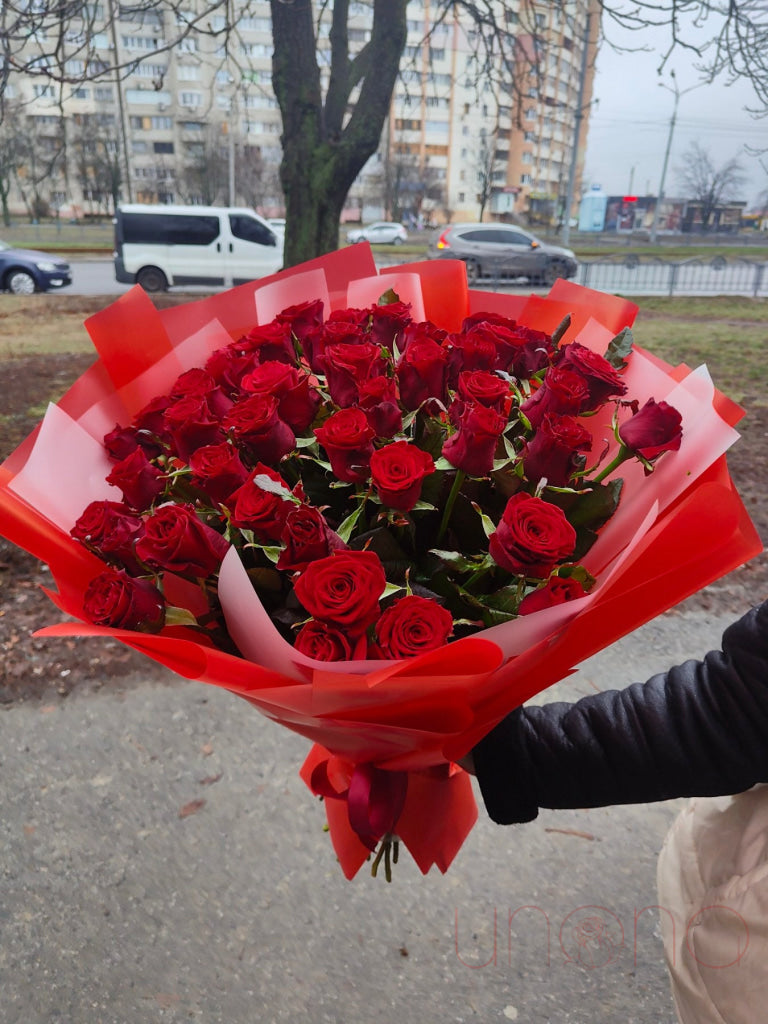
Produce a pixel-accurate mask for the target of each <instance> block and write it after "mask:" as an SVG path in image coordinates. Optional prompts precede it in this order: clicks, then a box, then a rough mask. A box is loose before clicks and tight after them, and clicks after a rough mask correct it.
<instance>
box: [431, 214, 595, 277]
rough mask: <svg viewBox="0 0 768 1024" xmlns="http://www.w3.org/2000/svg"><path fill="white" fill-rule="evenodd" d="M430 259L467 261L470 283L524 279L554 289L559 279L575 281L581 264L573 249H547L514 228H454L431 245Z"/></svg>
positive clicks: (443, 230) (446, 230)
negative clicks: (493, 279) (499, 279)
mask: <svg viewBox="0 0 768 1024" xmlns="http://www.w3.org/2000/svg"><path fill="white" fill-rule="evenodd" d="M429 257H430V258H431V259H440V258H443V259H453V260H464V262H465V263H466V265H467V279H468V280H469V282H470V284H476V283H477V282H478V281H479V280H480V278H481V277H525V278H527V279H528V280H529V281H530V282H532V283H535V284H544V285H551V284H554V282H555V281H556V280H557V278H558V277H564V278H569V277H574V276H575V274H576V271H577V269H578V266H579V264H578V262H577V260H576V257H575V256H574V254H573V252H572V251H571V250H570V249H562V248H561V247H560V246H559V245H548V244H547V243H546V242H541V241H540V240H539V239H538V238H536V236H535V235H532V234H530V233H529V232H528V231H524V230H523V229H522V228H519V227H517V226H516V225H514V224H451V225H449V226H448V227H447V228H443V229H442V230H441V231H437V232H436V233H435V234H434V235H433V237H432V239H431V240H430V243H429Z"/></svg>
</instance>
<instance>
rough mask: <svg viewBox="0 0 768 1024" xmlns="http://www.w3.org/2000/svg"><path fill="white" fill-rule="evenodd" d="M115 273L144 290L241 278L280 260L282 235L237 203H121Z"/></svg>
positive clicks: (271, 268) (274, 267)
mask: <svg viewBox="0 0 768 1024" xmlns="http://www.w3.org/2000/svg"><path fill="white" fill-rule="evenodd" d="M114 225H115V251H114V254H113V260H114V265H115V279H116V280H117V281H120V282H121V283H122V284H140V285H141V286H142V288H143V289H144V290H145V291H147V292H161V291H166V290H167V289H168V288H172V287H174V286H175V285H187V284H202V285H209V286H210V285H214V286H218V285H225V286H227V287H231V286H232V285H237V284H244V283H245V282H246V281H253V280H255V279H256V278H259V277H267V276H268V275H270V274H274V273H276V271H278V270H279V269H280V268H281V267H282V265H283V236H282V234H279V233H278V232H277V231H275V230H274V229H273V228H271V227H270V226H269V224H267V222H266V221H265V220H264V219H263V218H262V217H260V216H259V215H258V214H257V213H255V212H254V211H253V210H251V209H247V208H245V207H242V208H241V207H235V206H145V205H143V204H141V203H138V204H134V205H126V206H119V207H118V208H117V210H116V211H115V218H114Z"/></svg>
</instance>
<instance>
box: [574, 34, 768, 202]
mask: <svg viewBox="0 0 768 1024" xmlns="http://www.w3.org/2000/svg"><path fill="white" fill-rule="evenodd" d="M652 38H653V37H652V36H651V35H648V34H645V35H644V40H645V41H646V42H650V41H651V40H652ZM638 41H639V40H638V37H637V36H635V42H634V45H637V42H638ZM658 64H659V55H658V53H653V52H651V53H633V54H627V53H621V54H617V53H616V52H615V51H613V50H612V49H611V48H610V47H608V46H605V45H604V46H603V47H602V48H601V50H600V53H599V55H598V59H597V69H596V75H595V84H594V92H593V99H594V100H598V101H599V102H598V103H597V104H596V105H594V106H593V109H592V111H591V115H590V128H589V138H588V142H587V155H586V165H585V180H584V184H585V186H587V187H589V186H590V185H592V184H599V185H601V186H602V188H603V191H605V192H607V193H608V194H609V195H622V194H627V193H629V192H630V191H631V192H632V193H633V194H635V195H645V194H646V193H650V194H653V195H655V194H656V193H657V192H658V189H659V183H660V180H661V171H662V166H663V163H664V151H665V148H666V145H667V138H668V136H669V124H670V120H671V117H672V111H673V107H674V102H675V98H674V93H673V92H671V91H670V90H669V89H665V88H661V87H660V86H659V85H658V84H657V83H658V82H659V81H662V82H664V83H665V84H666V85H671V82H672V80H671V79H670V77H669V75H668V74H664V75H663V76H662V77H661V78H659V76H658V74H657V67H658ZM669 68H674V71H675V76H676V79H677V83H678V87H679V88H680V90H681V92H682V90H684V89H687V88H688V87H689V86H693V85H696V83H697V82H698V81H699V77H698V74H697V72H696V71H695V69H694V68H693V59H692V58H691V57H688V56H686V55H684V54H680V55H675V57H674V58H673V59H672V60H671V61H670V63H669ZM755 102H756V101H755V99H754V94H753V93H752V91H751V90H750V88H749V87H748V86H747V85H746V83H744V82H741V83H737V84H736V85H732V86H726V85H725V84H721V83H715V84H713V85H705V86H702V87H700V88H696V89H694V90H693V91H691V92H689V93H687V94H686V95H683V96H681V97H680V102H679V105H678V113H677V121H676V124H675V130H674V134H673V139H672V149H671V152H670V157H669V166H668V169H667V178H666V183H665V186H664V192H665V194H666V195H667V196H674V195H675V194H676V193H678V191H679V189H678V188H677V184H679V179H678V175H677V174H676V169H677V168H678V167H679V166H680V165H681V164H682V162H683V154H684V153H685V150H686V148H687V147H688V146H689V145H690V143H691V142H693V141H698V142H699V143H700V144H701V145H702V146H703V147H704V148H705V149H706V150H708V151H709V153H710V156H711V157H712V159H713V161H714V163H715V164H716V166H719V165H721V164H722V163H724V162H725V161H726V160H728V159H729V158H730V157H737V158H738V159H739V160H740V161H741V163H742V164H743V166H744V170H745V173H746V174H747V176H748V180H747V183H746V184H745V187H744V194H743V196H742V198H744V199H746V200H747V201H748V202H749V203H750V204H752V203H754V202H755V201H756V200H757V198H758V196H759V195H760V193H761V192H763V191H764V190H765V189H767V188H768V174H766V173H765V172H764V171H763V170H762V168H761V167H760V164H759V162H758V160H757V159H756V158H755V157H751V156H749V155H748V154H746V153H745V152H744V144H745V143H746V144H748V145H751V146H753V147H758V146H761V145H762V146H763V147H764V148H765V149H767V150H768V117H766V118H764V119H762V120H755V119H754V118H752V117H750V116H749V114H747V113H745V112H744V109H743V108H744V107H745V106H747V105H750V104H752V105H755ZM763 159H764V162H765V163H766V165H768V154H767V155H766V156H765V157H764V158H763Z"/></svg>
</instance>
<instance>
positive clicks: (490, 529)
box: [472, 501, 496, 537]
mask: <svg viewBox="0 0 768 1024" xmlns="http://www.w3.org/2000/svg"><path fill="white" fill-rule="evenodd" d="M472 508H473V509H474V510H475V512H477V514H478V515H479V516H480V522H481V523H482V524H483V530H484V531H485V536H486V537H490V536H491V534H492V533H496V524H495V523H494V521H493V520H492V519H491V517H490V516H487V515H486V514H485V512H483V510H482V509H481V508H480V506H479V505H478V504H477V502H475V501H473V502H472Z"/></svg>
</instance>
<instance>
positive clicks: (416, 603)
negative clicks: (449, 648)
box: [376, 594, 453, 658]
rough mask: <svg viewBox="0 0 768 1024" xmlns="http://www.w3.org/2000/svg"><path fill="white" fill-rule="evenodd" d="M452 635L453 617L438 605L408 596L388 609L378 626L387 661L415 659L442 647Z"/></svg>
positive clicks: (379, 637)
mask: <svg viewBox="0 0 768 1024" xmlns="http://www.w3.org/2000/svg"><path fill="white" fill-rule="evenodd" d="M452 632H453V617H452V616H451V613H450V612H449V611H447V610H446V609H445V608H443V607H442V605H439V604H438V603H437V601H432V600H430V599H429V598H427V597H417V596H416V595H415V594H409V595H408V596H407V597H401V598H399V599H398V600H397V601H395V602H394V603H393V604H391V605H390V606H389V608H386V609H385V610H384V611H383V612H382V614H381V618H380V619H379V621H378V622H377V623H376V640H377V642H378V645H379V647H380V648H381V652H382V655H383V657H385V658H415V657H416V656H417V655H419V654H426V652H427V651H434V650H436V649H437V648H438V647H442V646H443V645H444V644H445V643H446V641H447V640H448V637H449V636H450V635H451V633H452Z"/></svg>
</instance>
